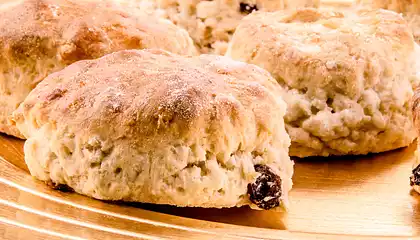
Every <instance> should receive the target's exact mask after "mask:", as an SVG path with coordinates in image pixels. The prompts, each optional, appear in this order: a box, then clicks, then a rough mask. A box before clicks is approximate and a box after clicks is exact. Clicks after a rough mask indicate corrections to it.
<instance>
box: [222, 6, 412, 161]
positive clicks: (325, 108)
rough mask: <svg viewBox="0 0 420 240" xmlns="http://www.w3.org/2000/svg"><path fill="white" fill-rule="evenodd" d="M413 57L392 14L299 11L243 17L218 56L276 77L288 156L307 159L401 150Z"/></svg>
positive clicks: (407, 130) (408, 127)
mask: <svg viewBox="0 0 420 240" xmlns="http://www.w3.org/2000/svg"><path fill="white" fill-rule="evenodd" d="M416 52H417V53H416ZM419 53H420V52H419V51H418V46H417V44H416V43H415V42H414V40H413V36H412V34H411V32H410V30H409V28H408V26H407V23H406V21H404V19H403V18H402V17H401V16H400V15H399V14H397V13H394V12H391V11H386V10H375V11H358V12H354V13H352V12H346V15H345V14H343V13H340V12H333V11H323V10H316V9H301V10H297V11H279V12H274V13H258V12H257V13H255V14H251V15H250V16H248V17H246V18H245V19H244V20H243V21H242V23H241V24H240V25H239V26H238V28H237V30H236V32H235V34H234V36H233V39H232V41H231V43H230V45H229V49H228V52H227V54H226V55H227V56H230V57H232V58H233V59H235V60H240V61H244V62H248V63H253V64H256V65H258V66H260V67H262V68H265V69H266V70H268V71H269V72H270V73H271V74H272V75H273V77H274V78H276V80H277V81H278V83H279V84H280V85H281V86H282V87H283V89H284V91H283V93H282V94H283V99H284V100H285V101H286V103H287V104H288V108H287V109H288V110H287V113H286V116H285V123H286V129H287V131H288V133H289V135H290V138H291V141H292V144H291V148H290V155H292V156H298V157H307V156H328V155H357V154H367V153H376V152H383V151H387V150H391V149H396V148H400V147H404V146H407V145H409V144H410V143H411V142H412V141H413V140H414V139H415V137H416V132H415V130H414V128H413V124H412V121H411V120H410V119H411V116H412V112H411V107H410V99H411V97H412V96H413V87H414V86H416V85H417V84H419V81H420V80H419V76H418V71H419V70H420V68H418V67H416V65H415V64H417V63H418V61H419V59H418V58H419V56H420V55H419ZM416 58H417V59H416Z"/></svg>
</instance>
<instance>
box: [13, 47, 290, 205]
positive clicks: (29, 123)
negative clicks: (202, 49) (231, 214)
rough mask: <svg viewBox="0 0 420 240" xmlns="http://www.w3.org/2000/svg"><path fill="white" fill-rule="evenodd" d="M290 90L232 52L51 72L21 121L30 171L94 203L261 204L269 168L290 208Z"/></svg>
mask: <svg viewBox="0 0 420 240" xmlns="http://www.w3.org/2000/svg"><path fill="white" fill-rule="evenodd" d="M279 90H280V89H279V86H278V84H277V83H276V81H275V80H274V79H273V78H272V77H271V76H270V74H269V73H268V72H266V71H265V70H263V69H261V68H259V67H257V66H254V65H250V64H246V63H242V62H236V61H233V60H231V59H229V58H226V57H222V56H215V55H202V56H200V57H181V56H178V55H173V54H170V53H168V52H163V51H161V50H147V51H146V50H144V51H134V50H132V51H121V52H117V53H113V54H109V55H107V56H105V57H102V58H100V59H98V60H90V61H80V62H77V63H75V64H72V65H70V66H69V67H67V68H65V69H64V70H62V71H59V72H57V73H54V74H51V75H49V76H48V77H47V78H46V79H45V80H44V81H42V82H41V83H40V84H39V85H38V86H37V87H36V88H35V89H34V90H33V91H32V92H31V93H30V94H29V96H28V97H27V98H26V100H25V102H24V103H23V104H22V105H21V106H20V107H19V109H18V110H17V111H15V113H14V115H13V118H14V121H16V125H17V126H18V128H19V130H20V131H21V132H22V133H23V134H24V135H25V137H27V138H28V140H27V141H26V143H25V160H26V163H27V165H28V167H29V169H30V171H31V174H32V175H34V176H35V177H37V178H39V179H41V180H43V181H49V182H53V183H55V185H60V184H65V185H68V186H69V187H71V188H72V189H74V190H75V191H76V192H79V193H82V194H85V195H88V196H92V197H95V198H99V199H107V200H125V201H139V202H149V203H158V204H172V205H177V206H200V207H232V206H241V205H251V206H253V204H252V203H251V201H250V199H249V197H248V195H247V186H248V184H250V183H253V182H254V181H255V180H256V179H257V178H258V176H259V175H260V174H259V173H258V172H257V171H255V169H254V165H264V166H267V168H269V169H270V171H271V173H273V174H275V175H276V176H277V177H279V178H280V179H281V182H280V181H278V182H280V184H281V186H277V188H276V189H280V190H281V192H280V194H277V195H276V194H274V193H273V192H270V194H271V195H270V196H271V197H276V198H277V199H276V200H277V201H278V202H279V204H280V205H281V207H284V206H286V205H287V195H288V192H289V190H290V189H291V187H292V181H291V176H292V174H293V162H292V161H291V160H290V158H289V156H288V148H289V146H290V139H289V136H288V135H287V133H286V130H285V126H284V121H283V117H284V114H285V112H286V104H285V103H284V101H283V100H282V99H281V98H280V97H279V93H277V91H279ZM261 181H262V180H261ZM276 206H277V205H276ZM254 207H255V206H254ZM273 207H275V206H274V205H273Z"/></svg>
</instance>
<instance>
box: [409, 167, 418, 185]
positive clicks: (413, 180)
mask: <svg viewBox="0 0 420 240" xmlns="http://www.w3.org/2000/svg"><path fill="white" fill-rule="evenodd" d="M413 185H420V164H419V165H418V166H417V167H416V168H414V169H413V171H412V175H411V176H410V186H413Z"/></svg>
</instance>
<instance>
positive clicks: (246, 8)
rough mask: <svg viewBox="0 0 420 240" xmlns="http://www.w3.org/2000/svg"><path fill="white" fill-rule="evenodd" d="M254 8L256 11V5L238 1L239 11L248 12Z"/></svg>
mask: <svg viewBox="0 0 420 240" xmlns="http://www.w3.org/2000/svg"><path fill="white" fill-rule="evenodd" d="M254 10H255V11H258V8H257V5H249V4H247V3H239V11H241V13H246V14H250V13H252V11H254Z"/></svg>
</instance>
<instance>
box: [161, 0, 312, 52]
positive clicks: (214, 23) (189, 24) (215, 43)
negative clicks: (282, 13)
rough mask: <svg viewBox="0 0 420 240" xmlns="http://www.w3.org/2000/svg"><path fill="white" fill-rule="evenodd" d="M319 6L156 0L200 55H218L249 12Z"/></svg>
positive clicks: (281, 1) (285, 0)
mask: <svg viewBox="0 0 420 240" xmlns="http://www.w3.org/2000/svg"><path fill="white" fill-rule="evenodd" d="M319 3H320V1H319V0H297V1H289V0H276V1H272V0H233V1H232V0H214V1H206V0H195V1H188V0H157V6H158V7H160V8H162V9H165V10H166V12H167V14H168V18H169V19H170V20H172V21H173V22H174V23H175V24H177V25H178V26H181V27H183V28H185V29H186V30H187V31H188V33H189V34H190V36H191V37H192V38H193V40H194V42H195V43H196V45H197V46H198V48H199V49H200V50H201V52H202V53H215V54H221V55H223V54H224V53H225V51H226V49H227V45H228V42H229V40H230V39H231V37H232V34H233V33H234V32H235V29H236V27H237V25H238V24H239V22H240V20H241V19H242V18H243V17H244V16H246V15H248V14H249V13H251V12H252V11H276V10H281V9H286V8H296V7H305V6H306V7H318V6H319Z"/></svg>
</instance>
